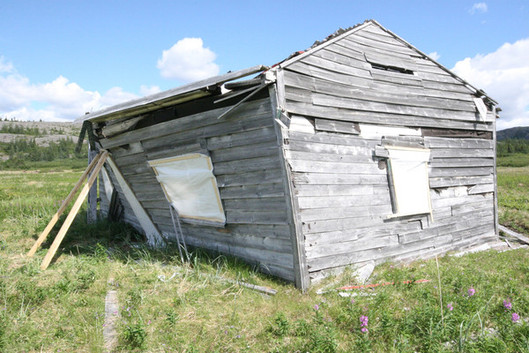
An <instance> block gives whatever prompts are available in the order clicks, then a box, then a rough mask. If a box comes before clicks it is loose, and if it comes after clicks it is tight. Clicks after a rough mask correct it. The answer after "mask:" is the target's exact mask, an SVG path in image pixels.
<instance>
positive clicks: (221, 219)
mask: <svg viewBox="0 0 529 353" xmlns="http://www.w3.org/2000/svg"><path fill="white" fill-rule="evenodd" d="M194 158H196V159H198V158H201V159H204V160H205V162H206V165H207V168H204V169H203V172H206V171H207V173H209V174H210V175H209V176H208V177H207V178H208V179H209V180H210V181H211V189H210V192H211V194H212V195H213V196H214V197H215V203H216V206H217V207H218V210H216V211H218V217H205V216H200V215H196V214H186V212H180V210H178V207H177V202H176V201H175V200H173V197H171V193H172V192H171V191H170V190H169V189H170V187H169V185H166V182H165V181H161V179H163V178H162V175H161V174H160V170H159V169H158V168H157V167H162V166H166V167H169V166H170V165H171V164H173V163H178V162H183V161H188V160H190V159H194ZM147 163H148V164H149V166H150V167H151V168H152V169H153V172H154V174H155V175H156V179H157V181H158V183H159V184H160V186H161V188H162V190H163V192H164V194H165V197H166V199H167V201H168V202H169V203H170V204H171V205H172V206H173V207H174V209H175V210H177V212H178V215H179V217H180V219H181V220H182V221H184V222H187V223H192V224H198V225H207V226H215V227H224V226H225V225H226V213H225V211H224V207H223V205H222V201H221V198H220V191H219V188H218V184H217V178H216V177H215V174H213V163H212V161H211V157H210V156H208V155H207V154H204V153H187V154H182V155H177V156H173V157H167V158H160V159H155V160H150V161H147ZM166 176H168V175H167V174H165V175H164V177H166ZM169 177H171V176H169ZM172 177H174V178H177V176H172ZM184 181H185V179H184ZM203 185H204V186H205V185H207V183H206V182H205V183H204V184H203ZM173 196H174V195H173ZM210 196H211V195H210ZM210 204H213V202H210Z"/></svg>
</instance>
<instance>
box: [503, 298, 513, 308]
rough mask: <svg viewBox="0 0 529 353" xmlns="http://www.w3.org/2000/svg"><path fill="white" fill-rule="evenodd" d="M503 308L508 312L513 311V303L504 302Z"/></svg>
mask: <svg viewBox="0 0 529 353" xmlns="http://www.w3.org/2000/svg"><path fill="white" fill-rule="evenodd" d="M503 306H504V307H505V309H507V310H511V309H512V303H511V302H510V301H507V300H504V301H503Z"/></svg>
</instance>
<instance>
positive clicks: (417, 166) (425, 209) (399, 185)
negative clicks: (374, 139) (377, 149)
mask: <svg viewBox="0 0 529 353" xmlns="http://www.w3.org/2000/svg"><path fill="white" fill-rule="evenodd" d="M385 148H386V149H387V150H388V153H389V160H388V162H389V163H388V165H389V171H390V177H391V181H392V194H393V195H392V196H393V202H394V209H395V211H396V212H395V214H394V215H393V217H398V216H409V215H418V214H426V213H429V214H430V215H431V213H432V206H431V200H430V186H429V181H428V160H429V159H430V150H428V149H419V148H407V147H397V146H385Z"/></svg>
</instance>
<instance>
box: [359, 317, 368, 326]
mask: <svg viewBox="0 0 529 353" xmlns="http://www.w3.org/2000/svg"><path fill="white" fill-rule="evenodd" d="M368 322H369V317H367V316H365V315H362V316H360V326H367V323H368Z"/></svg>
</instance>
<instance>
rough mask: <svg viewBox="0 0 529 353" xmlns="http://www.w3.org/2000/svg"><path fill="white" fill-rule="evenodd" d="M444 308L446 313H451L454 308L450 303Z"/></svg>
mask: <svg viewBox="0 0 529 353" xmlns="http://www.w3.org/2000/svg"><path fill="white" fill-rule="evenodd" d="M446 308H447V309H448V311H452V310H454V307H453V306H452V303H448V304H447V305H446Z"/></svg>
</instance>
